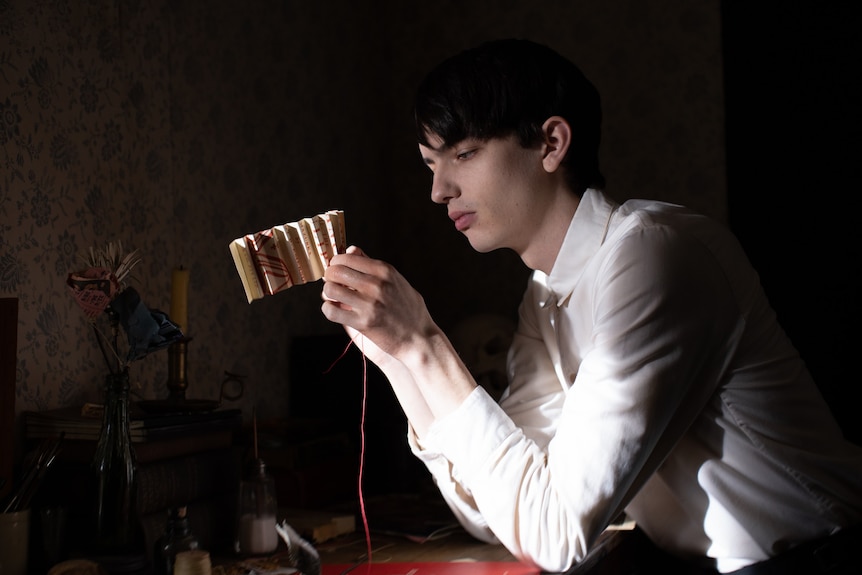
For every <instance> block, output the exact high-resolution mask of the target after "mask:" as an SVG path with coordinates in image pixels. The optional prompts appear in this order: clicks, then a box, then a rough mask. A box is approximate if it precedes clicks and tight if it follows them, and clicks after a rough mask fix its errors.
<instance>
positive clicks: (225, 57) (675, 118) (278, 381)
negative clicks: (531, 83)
mask: <svg viewBox="0 0 862 575" xmlns="http://www.w3.org/2000/svg"><path fill="white" fill-rule="evenodd" d="M375 5H376V6H378V9H376V10H372V9H370V8H368V4H364V3H359V2H347V1H344V0H339V1H332V2H319V3H313V2H298V1H283V2H279V3H276V2H270V1H262V0H251V1H249V2H245V3H242V4H241V5H240V4H238V3H235V2H230V3H228V2H205V1H203V0H197V1H194V0H192V1H187V2H170V1H168V0H161V1H159V0H156V1H150V2H142V1H113V0H88V1H80V2H77V1H76V2H68V1H67V2H63V1H61V2H56V1H54V0H51V1H48V0H6V1H5V2H2V1H0V296H16V297H18V298H20V312H19V319H18V350H17V354H18V360H17V376H16V380H17V388H16V398H17V406H16V409H17V411H18V412H20V411H22V410H25V409H47V408H51V407H56V406H60V405H70V404H74V403H79V402H82V401H88V400H97V398H98V383H99V382H100V381H101V378H102V377H103V375H104V373H105V367H104V363H103V361H102V358H101V356H100V354H99V351H98V348H97V347H96V345H95V341H94V339H93V335H92V333H91V332H90V329H89V327H88V324H87V323H86V321H85V320H84V318H83V315H82V314H81V312H80V310H79V309H78V308H77V307H76V306H75V304H74V303H73V300H72V298H71V297H70V296H69V294H68V293H67V291H66V288H65V285H64V281H65V278H66V274H67V273H69V272H70V271H72V270H73V269H74V268H76V266H77V263H76V254H77V253H78V252H79V251H81V250H84V249H86V248H88V247H89V246H91V245H101V244H104V243H106V242H108V241H122V242H123V244H124V246H127V247H128V248H130V249H131V248H134V249H137V250H139V252H140V254H141V255H142V256H143V258H144V263H142V264H141V266H140V267H139V269H137V270H136V271H137V273H136V274H135V275H136V277H135V279H134V281H133V283H132V285H134V286H135V287H136V288H137V289H138V291H139V292H140V293H141V295H142V297H143V299H144V301H145V302H146V303H147V305H149V306H150V307H152V308H158V309H163V310H168V309H169V306H170V276H171V268H173V267H174V266H177V265H184V266H185V267H188V268H189V269H190V270H191V294H190V301H189V330H188V334H189V335H190V336H192V338H193V339H192V341H191V343H190V344H189V380H190V385H189V390H188V395H189V397H194V398H215V397H217V395H218V385H219V382H220V381H221V378H222V374H223V372H224V371H225V370H231V371H234V372H238V373H241V374H245V375H247V382H248V387H247V391H246V395H245V396H244V398H243V399H242V407H243V408H244V410H245V411H246V413H248V412H249V411H250V409H251V407H256V408H257V409H258V413H259V414H261V415H262V416H264V417H268V416H277V415H279V414H283V413H285V412H286V407H287V405H288V402H289V394H288V381H287V379H288V376H287V374H288V373H289V371H290V366H289V364H288V356H289V346H290V342H291V340H292V339H293V338H296V337H302V336H308V335H316V334H333V333H338V332H339V331H338V329H337V328H336V327H335V326H332V325H330V324H329V323H328V322H326V320H324V319H323V318H322V316H321V314H320V312H319V292H320V285H319V284H312V285H306V286H300V287H296V288H291V290H290V291H289V292H288V293H286V294H279V296H276V297H270V298H264V300H260V301H256V302H254V303H252V304H247V303H246V301H245V298H244V295H243V292H242V287H241V284H240V282H239V279H238V277H237V276H236V272H235V270H234V268H233V263H232V260H231V258H230V255H229V252H228V250H227V244H228V242H229V241H230V240H231V239H233V238H235V237H237V236H239V235H242V234H245V233H248V232H252V231H257V230H260V229H263V228H267V227H270V226H272V225H275V224H278V223H283V222H286V221H290V220H294V219H297V218H299V217H302V216H306V215H311V214H314V213H318V212H320V211H323V210H326V209H331V208H341V209H343V210H344V211H345V213H346V218H347V230H348V239H349V240H350V241H351V242H352V243H356V244H358V245H361V246H363V247H364V248H365V249H366V251H368V252H369V253H370V254H371V255H373V256H377V257H383V258H385V259H388V260H390V261H392V262H393V263H395V264H396V265H397V266H398V267H399V268H400V269H401V271H402V272H403V273H404V274H405V276H407V278H408V279H410V280H411V281H412V282H413V283H414V285H416V286H417V287H418V288H419V289H420V290H421V291H422V292H423V294H424V295H425V297H426V300H427V302H428V305H429V307H430V308H431V310H432V312H433V313H434V314H435V316H436V317H437V318H438V321H439V322H440V323H441V325H443V326H444V327H446V328H449V327H451V326H454V325H455V324H456V322H457V321H458V319H459V318H461V317H464V316H466V315H470V314H473V313H479V312H492V313H498V314H502V315H513V314H514V312H515V306H516V305H517V302H518V300H519V298H520V294H521V291H522V289H523V285H524V281H525V279H526V270H524V269H523V266H522V265H521V263H520V262H519V261H517V259H516V258H514V256H512V254H509V253H504V252H499V253H493V254H487V255H478V254H475V253H473V252H472V250H471V249H470V248H469V245H468V244H467V242H466V241H465V240H464V239H463V238H462V237H461V236H460V235H459V234H457V233H456V232H455V231H454V230H453V229H452V227H451V224H450V222H448V220H447V218H446V217H445V216H444V215H443V210H442V209H441V208H439V207H435V206H433V204H431V202H430V201H429V197H428V196H429V181H430V173H429V172H427V170H426V169H425V168H424V167H423V166H422V165H421V163H420V161H419V159H418V153H417V150H416V146H415V138H414V135H413V131H412V126H411V124H410V101H411V95H412V90H413V88H414V87H415V85H416V84H417V83H418V81H419V79H420V78H421V76H422V75H423V74H424V73H425V72H426V71H427V70H428V69H429V68H430V67H431V66H432V65H433V64H435V63H436V62H437V61H439V60H440V59H442V58H443V57H445V56H448V55H450V54H451V53H453V52H454V51H457V50H460V49H462V48H465V47H467V46H469V45H472V44H475V43H477V42H479V41H482V40H485V39H490V38H494V37H500V36H521V37H529V38H532V39H535V40H538V41H541V42H545V43H548V44H550V45H552V46H553V47H555V48H556V49H558V50H559V51H560V52H562V53H564V54H565V55H567V56H569V57H571V58H572V59H573V60H575V61H576V62H578V63H579V64H580V65H581V66H582V68H583V69H584V71H585V72H586V73H587V75H588V76H589V77H591V79H592V80H593V81H594V82H595V83H596V85H597V86H598V88H599V89H600V91H601V92H602V94H603V98H604V100H603V102H604V109H605V117H606V121H605V136H604V140H603V152H602V153H603V168H604V171H605V172H606V175H607V177H608V181H609V192H610V193H611V194H612V195H615V196H616V197H618V198H619V199H625V198H627V197H634V196H637V197H655V198H660V199H666V200H671V201H676V202H681V203H685V204H689V205H691V206H693V207H695V208H697V209H700V210H702V211H705V212H707V213H709V214H711V215H714V216H716V217H718V218H720V219H725V218H726V198H725V176H724V141H723V99H722V98H723V92H722V61H721V43H720V14H719V5H718V2H717V1H707V2H696V3H693V2H687V1H684V0H660V1H656V2H649V3H646V2H627V1H624V0H611V1H602V2H568V1H562V0H559V1H548V2H542V3H534V2H518V1H515V0H504V1H501V2H468V3H464V2H453V1H451V0H443V1H440V2H435V3H426V2H401V1H395V0H392V1H389V2H385V3H377V4H375ZM240 6H241V7H240ZM381 6H382V8H380V7H381ZM441 278H445V279H446V281H442V280H441ZM450 280H451V281H450ZM465 285H466V286H469V287H470V289H466V288H465ZM335 356H337V353H336V354H334V356H333V360H335V358H336V357H335ZM132 376H133V379H134V380H135V381H136V383H137V385H138V387H137V390H136V392H137V395H138V397H141V398H156V397H163V396H164V395H165V393H166V388H165V386H164V382H165V381H166V378H167V355H166V353H164V352H159V353H157V354H154V355H151V356H149V357H146V358H144V359H143V360H141V361H138V362H136V364H135V365H134V366H133V369H132ZM356 377H357V385H358V384H359V380H360V378H361V374H360V373H357V375H356Z"/></svg>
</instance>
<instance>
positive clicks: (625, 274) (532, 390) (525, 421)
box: [420, 225, 741, 571]
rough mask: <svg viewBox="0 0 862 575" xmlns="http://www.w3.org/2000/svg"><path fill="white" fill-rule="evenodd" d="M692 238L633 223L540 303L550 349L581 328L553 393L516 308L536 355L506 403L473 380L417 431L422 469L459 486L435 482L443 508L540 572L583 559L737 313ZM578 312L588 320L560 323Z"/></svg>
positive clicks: (733, 328)
mask: <svg viewBox="0 0 862 575" xmlns="http://www.w3.org/2000/svg"><path fill="white" fill-rule="evenodd" d="M691 240H692V238H690V237H688V238H682V237H680V232H677V231H674V230H672V229H669V228H667V227H665V226H660V225H656V226H641V227H637V228H635V229H634V230H633V231H631V232H628V233H624V234H623V235H622V237H618V238H616V239H615V240H614V241H613V242H609V245H608V246H605V247H603V253H601V254H600V257H597V258H596V261H594V262H592V263H591V264H590V265H591V266H594V267H593V268H592V269H590V270H589V273H585V274H584V277H583V278H582V279H581V283H580V284H579V285H578V286H577V287H576V289H575V291H574V292H573V294H572V297H571V298H569V299H568V300H567V301H566V302H565V303H564V304H561V305H558V306H555V307H554V309H553V310H551V311H550V312H549V313H554V314H556V316H555V317H554V318H553V322H552V323H553V324H554V325H555V326H557V328H556V332H555V333H556V337H557V338H559V341H556V342H554V344H555V345H557V346H559V347H560V348H565V346H567V345H568V346H574V345H575V344H574V343H573V342H571V341H568V338H574V337H575V336H574V332H576V331H578V330H580V335H579V336H578V337H579V338H580V341H579V343H578V344H577V345H578V346H579V349H578V353H579V354H580V358H579V360H580V361H579V365H578V369H577V375H576V377H575V378H574V381H573V382H572V385H571V387H570V388H569V389H568V390H565V391H564V392H563V393H562V394H560V393H556V392H552V391H551V390H552V386H551V385H550V383H549V382H550V381H551V380H552V378H551V376H552V375H553V374H554V371H553V370H554V366H553V362H552V361H551V359H550V356H549V355H548V351H547V347H546V346H540V345H538V339H537V338H536V336H537V333H536V331H535V330H533V329H532V328H530V326H529V322H530V321H532V319H533V318H534V317H535V314H534V312H533V311H532V310H529V309H526V310H525V309H524V307H523V306H522V315H521V320H522V321H521V323H522V324H524V320H525V318H526V320H528V321H527V323H526V325H527V328H528V329H526V331H523V332H521V335H519V336H518V337H516V343H515V348H514V349H513V352H512V358H513V359H515V360H517V359H518V357H521V359H522V360H523V358H524V357H527V356H528V355H530V354H533V355H534V356H535V357H537V358H539V357H541V358H542V359H535V360H533V364H532V365H529V366H528V365H522V366H521V367H522V368H523V370H522V371H521V372H520V373H518V374H516V377H515V379H513V381H512V392H511V394H510V396H509V397H507V398H506V401H505V402H504V405H506V411H504V409H503V408H502V407H501V406H499V405H497V404H496V403H494V402H493V400H491V398H490V397H489V396H487V394H483V393H482V392H481V390H477V391H476V392H474V393H473V394H472V395H471V396H470V399H469V400H468V401H465V402H464V403H463V404H462V405H461V406H460V408H459V409H458V410H456V411H455V412H453V413H452V414H450V415H449V416H448V417H446V418H445V419H442V420H439V421H437V422H435V424H434V425H433V426H432V428H431V430H430V432H429V434H428V436H427V437H426V438H424V441H425V443H426V444H427V446H428V448H429V449H430V450H431V452H433V453H435V454H436V456H435V457H437V458H439V459H440V460H442V461H446V462H447V466H446V467H444V466H437V467H436V468H432V466H429V469H431V471H432V473H433V474H434V477H435V480H436V481H437V482H438V485H441V484H445V483H447V482H452V484H453V485H455V486H457V487H452V488H441V492H443V493H444V496H445V497H447V500H448V501H449V502H450V506H453V508H455V509H458V510H459V512H460V515H459V517H460V518H463V519H465V520H466V521H467V522H468V524H469V525H471V526H472V528H476V529H479V528H480V527H481V530H482V531H485V530H487V531H489V532H490V533H493V534H494V536H496V538H497V539H499V540H500V541H501V542H502V543H503V544H504V545H506V546H507V548H508V549H509V550H510V551H511V552H512V553H513V554H514V555H515V556H517V557H518V558H519V559H521V560H523V561H526V562H529V563H532V564H535V565H537V566H539V567H540V568H542V569H544V570H547V571H562V570H565V569H567V568H569V567H570V566H571V565H572V564H574V563H576V562H578V561H580V560H582V559H583V558H584V557H585V555H586V553H587V551H588V549H589V546H590V545H591V543H592V542H593V541H594V540H595V538H596V537H597V536H598V535H599V534H600V533H601V531H602V530H603V529H604V527H605V526H606V525H607V523H608V522H609V521H610V520H611V519H613V517H614V516H615V515H616V514H617V513H619V512H620V511H621V510H622V509H624V507H625V505H626V503H627V502H628V501H629V500H630V499H631V498H632V497H633V495H634V494H635V493H636V492H637V489H638V488H639V487H640V486H641V485H642V484H643V482H644V481H645V480H646V479H647V478H648V477H649V475H650V474H651V473H652V472H654V471H655V470H656V469H657V468H658V466H659V465H660V464H661V462H662V461H663V460H664V458H665V457H666V455H667V454H668V453H669V452H670V450H671V449H672V448H673V446H674V445H675V444H676V442H677V440H678V439H679V438H680V437H681V436H682V434H684V433H685V431H686V430H687V429H688V427H689V425H690V424H691V422H692V421H693V419H694V418H695V417H696V416H697V414H698V413H699V412H700V411H701V409H702V407H703V405H704V404H705V402H706V401H707V399H708V398H709V396H710V395H712V393H713V392H714V390H715V388H716V386H717V384H718V381H719V380H720V378H721V377H722V374H723V373H724V372H725V370H726V369H727V365H728V363H729V358H731V357H732V355H733V351H734V349H735V346H736V344H737V343H738V339H739V334H740V332H741V321H740V319H739V318H740V314H739V310H738V309H737V306H736V304H735V300H734V297H733V294H732V290H731V289H730V287H729V286H728V283H727V280H726V278H725V277H724V275H723V273H722V271H721V268H720V266H719V265H718V264H717V262H716V258H715V257H713V255H712V254H711V253H710V252H709V250H708V249H706V247H705V245H704V244H702V243H701V242H698V241H691ZM529 305H532V304H531V302H530V301H528V300H526V299H525V302H524V306H529ZM584 321H586V322H587V323H588V324H589V327H588V328H584V327H583V326H581V327H579V328H573V327H572V323H573V322H584ZM567 326H568V327H567ZM519 330H520V328H519ZM584 333H587V334H588V337H587V338H586V340H585V339H584V337H583V335H584ZM525 334H526V335H525ZM563 353H571V350H566V349H563ZM519 354H520V355H519ZM524 354H526V355H524ZM556 386H557V387H558V388H560V386H561V383H560V382H559V379H558V378H557V381H556ZM507 402H508V403H507ZM507 412H508V413H507ZM553 419H556V420H558V424H557V425H555V424H554V423H553V421H552V420H553ZM420 456H421V454H420ZM467 494H469V496H467Z"/></svg>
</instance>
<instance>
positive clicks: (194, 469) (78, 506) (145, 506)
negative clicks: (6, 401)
mask: <svg viewBox="0 0 862 575" xmlns="http://www.w3.org/2000/svg"><path fill="white" fill-rule="evenodd" d="M130 415H131V422H130V426H129V427H130V435H131V440H132V444H133V447H134V450H135V456H136V459H137V462H138V472H137V478H138V493H137V506H138V516H139V518H140V521H141V525H142V527H143V529H144V533H145V536H146V544H147V546H148V547H147V548H148V549H152V545H153V544H154V542H155V540H156V539H157V538H158V537H159V536H160V535H161V533H162V531H163V529H164V526H165V523H166V521H167V513H168V510H169V509H170V508H173V507H179V506H187V507H188V516H189V521H190V524H191V527H192V531H193V532H194V533H195V535H196V536H197V537H198V539H199V540H200V542H201V544H202V545H206V546H207V548H209V549H213V550H217V549H226V548H228V547H229V546H230V544H231V542H232V537H233V524H234V522H235V517H234V513H235V501H236V497H237V493H238V489H239V480H240V473H241V460H242V450H241V449H240V448H239V447H238V446H237V445H236V441H235V435H237V434H238V432H239V431H240V430H241V429H242V412H241V411H240V410H239V409H217V410H214V411H209V412H198V413H185V414H177V413H173V414H149V413H146V412H143V411H140V410H137V409H135V408H134V405H133V407H132V409H131V410H130ZM23 419H24V432H25V438H26V441H27V443H28V444H30V445H33V444H37V443H38V442H41V441H44V440H45V439H49V438H54V437H59V436H60V434H63V440H62V446H61V450H60V452H59V454H58V456H57V461H56V463H55V464H54V466H52V468H51V470H50V471H49V473H48V474H47V476H46V477H45V481H44V484H43V486H42V487H41V488H40V490H39V494H38V495H37V499H36V500H35V501H34V506H36V507H38V506H40V505H41V506H50V507H57V506H60V507H66V508H67V509H68V512H69V515H70V520H71V521H72V522H73V523H74V522H76V521H78V522H81V521H84V520H85V517H86V515H87V509H86V506H87V504H88V503H87V498H86V496H85V495H86V494H87V493H90V492H91V491H92V489H91V485H90V482H92V475H91V472H90V465H91V462H92V459H93V455H94V454H95V448H96V443H97V440H98V437H99V433H100V430H101V425H102V420H101V414H100V410H99V409H98V406H93V405H92V404H86V405H84V406H76V407H67V408H61V409H54V410H49V411H41V412H32V411H31V412H24V414H23ZM72 531H73V532H74V531H75V530H72ZM72 543H73V544H74V541H72Z"/></svg>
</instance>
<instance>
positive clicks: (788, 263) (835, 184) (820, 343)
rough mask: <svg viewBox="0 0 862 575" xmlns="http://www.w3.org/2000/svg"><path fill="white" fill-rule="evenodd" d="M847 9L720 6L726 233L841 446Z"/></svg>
mask: <svg viewBox="0 0 862 575" xmlns="http://www.w3.org/2000/svg"><path fill="white" fill-rule="evenodd" d="M850 6H851V3H849V2H848V3H844V2H837V3H828V2H812V1H798V0H796V1H793V2H777V1H773V2H736V1H726V2H722V12H723V13H722V19H723V44H724V47H723V50H724V58H725V90H726V92H725V94H726V107H727V108H726V109H727V178H728V208H729V223H730V225H731V227H732V229H733V230H734V231H735V232H736V234H737V235H738V237H739V238H740V241H741V242H742V244H743V246H744V247H745V249H746V251H747V252H748V254H749V257H750V258H751V260H752V261H753V263H754V265H755V267H756V268H757V269H758V271H759V272H760V276H761V280H762V283H763V285H764V287H765V289H766V292H767V294H768V295H769V298H770V300H771V302H772V304H773V307H774V308H775V309H776V312H777V314H778V317H779V321H780V322H781V324H782V325H783V327H784V328H785V330H786V331H787V332H788V333H789V335H790V336H791V338H792V340H793V342H794V343H795V345H796V347H797V348H798V349H799V350H800V352H801V353H802V355H803V358H804V359H805V360H806V362H807V364H808V366H809V369H810V370H811V371H812V373H813V375H814V377H815V379H816V380H817V382H818V384H819V385H820V387H821V389H822V391H823V393H824V395H825V396H826V398H827V400H828V401H829V402H830V404H831V405H832V407H833V410H834V412H835V413H836V415H837V416H838V417H839V419H840V422H841V424H842V426H843V427H844V429H845V432H846V433H847V435H848V436H850V437H851V438H852V439H854V440H855V441H856V442H857V443H858V442H860V441H862V421H860V420H862V418H860V417H859V402H858V400H857V393H858V388H859V383H860V377H859V366H858V358H859V356H860V353H859V352H860V350H859V336H858V333H859V327H858V326H859V321H860V314H859V295H860V293H862V291H860V271H862V270H860V261H862V258H860V256H859V252H858V248H859V222H858V221H856V219H857V215H858V206H859V193H860V184H859V182H860V152H862V150H860V136H862V122H860V111H859V106H860V102H862V88H860V86H862V59H860V40H859V38H860V35H859V33H858V25H859V18H858V17H856V16H855V15H853V14H851V9H850Z"/></svg>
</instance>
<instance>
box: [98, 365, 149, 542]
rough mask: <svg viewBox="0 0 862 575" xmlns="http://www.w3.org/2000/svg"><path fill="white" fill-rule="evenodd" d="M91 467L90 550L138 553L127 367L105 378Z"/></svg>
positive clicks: (139, 533)
mask: <svg viewBox="0 0 862 575" xmlns="http://www.w3.org/2000/svg"><path fill="white" fill-rule="evenodd" d="M91 469H92V472H93V475H94V478H93V483H94V484H95V490H96V493H95V501H94V508H93V510H94V521H93V530H92V531H91V534H92V550H93V551H94V552H95V553H98V554H100V555H127V554H135V553H142V552H143V551H144V534H143V529H142V528H141V524H140V522H139V521H138V514H137V490H138V489H137V462H136V460H135V451H134V448H133V447H132V440H131V436H130V434H129V370H128V368H124V369H123V370H122V371H120V372H118V373H111V374H109V375H108V376H107V377H106V378H105V407H104V414H103V415H102V429H101V432H100V434H99V441H98V443H97V444H96V453H95V456H94V457H93V463H92V467H91Z"/></svg>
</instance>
